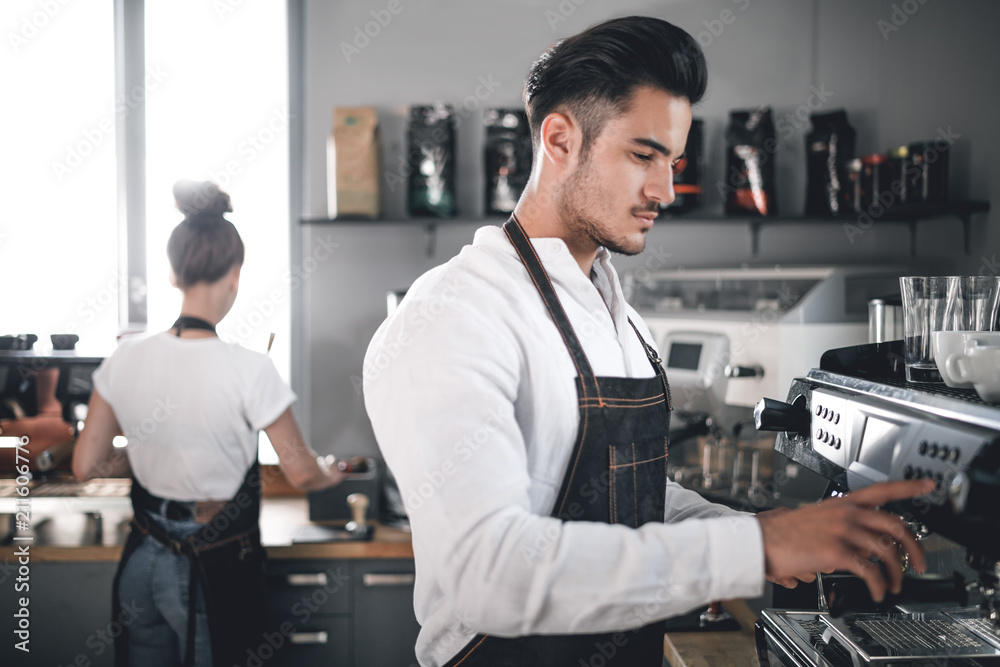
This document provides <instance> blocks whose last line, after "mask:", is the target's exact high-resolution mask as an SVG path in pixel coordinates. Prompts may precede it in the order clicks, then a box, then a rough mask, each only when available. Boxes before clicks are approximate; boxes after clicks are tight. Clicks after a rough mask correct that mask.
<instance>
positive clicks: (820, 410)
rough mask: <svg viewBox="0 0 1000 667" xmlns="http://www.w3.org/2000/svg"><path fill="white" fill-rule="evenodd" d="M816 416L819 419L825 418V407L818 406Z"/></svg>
mask: <svg viewBox="0 0 1000 667" xmlns="http://www.w3.org/2000/svg"><path fill="white" fill-rule="evenodd" d="M816 416H817V417H822V416H823V406H822V405H817V406H816Z"/></svg>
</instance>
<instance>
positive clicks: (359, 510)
mask: <svg viewBox="0 0 1000 667" xmlns="http://www.w3.org/2000/svg"><path fill="white" fill-rule="evenodd" d="M347 506H348V507H350V508H351V520H350V521H348V522H347V525H346V526H344V528H345V529H346V530H347V532H348V533H350V534H351V535H352V537H353V539H356V540H367V539H371V537H372V535H373V534H374V532H375V529H374V527H373V526H371V525H369V524H368V522H367V520H366V519H365V513H366V512H367V511H368V496H366V495H365V494H363V493H352V494H351V495H349V496H347Z"/></svg>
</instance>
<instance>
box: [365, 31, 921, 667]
mask: <svg viewBox="0 0 1000 667" xmlns="http://www.w3.org/2000/svg"><path fill="white" fill-rule="evenodd" d="M705 85H706V71H705V60H704V56H703V55H702V53H701V50H700V49H699V48H698V45H697V44H696V43H695V41H694V40H693V39H692V38H691V36H690V35H688V34H687V33H685V32H684V31H683V30H680V29H679V28H677V27H675V26H673V25H671V24H669V23H667V22H665V21H661V20H658V19H652V18H642V17H630V18H624V19H618V20H614V21H609V22H607V23H603V24H600V25H598V26H595V27H593V28H590V29H589V30H587V31H585V32H583V33H581V34H580V35H577V36H575V37H572V38H570V39H567V40H565V41H564V42H562V43H560V44H557V45H556V46H555V47H553V48H552V49H551V50H549V51H548V52H547V53H545V54H544V55H543V56H542V57H541V58H540V59H539V60H538V62H536V63H535V65H534V66H533V67H532V69H531V72H530V74H529V77H528V81H527V84H526V86H525V104H526V106H527V110H528V116H529V120H530V123H531V128H532V136H533V140H534V163H533V166H532V174H531V179H530V181H529V183H528V185H527V187H526V188H525V191H524V193H523V195H522V197H521V199H520V201H519V202H518V205H517V208H516V209H515V213H514V215H512V216H511V219H510V220H509V221H508V222H507V223H506V224H505V225H504V226H503V228H502V229H500V228H497V227H485V228H483V229H480V230H479V231H477V232H476V236H475V240H474V242H473V243H472V245H471V246H467V247H465V248H464V249H463V250H462V252H461V253H460V254H459V255H458V256H456V257H455V258H453V259H452V260H451V261H450V262H448V263H447V264H445V265H442V266H439V267H437V268H435V269H433V270H431V271H429V272H428V273H426V274H424V275H423V276H422V277H421V278H419V279H418V280H417V281H416V282H415V283H414V284H413V286H412V287H411V288H410V290H409V291H408V293H407V295H406V297H405V298H404V300H403V301H402V303H401V304H400V306H399V307H398V308H397V310H396V311H395V312H394V313H393V315H392V316H391V317H390V318H389V319H387V320H386V322H384V323H383V324H382V326H381V327H380V328H379V330H378V332H377V333H376V334H375V337H374V338H373V339H372V342H371V345H370V347H369V349H368V354H367V355H366V358H365V373H364V380H365V384H364V392H365V405H366V408H367V410H368V414H369V416H370V418H371V421H372V426H373V428H374V431H375V436H376V438H377V439H378V442H379V446H380V447H381V449H382V453H383V455H384V456H385V459H386V462H387V463H388V465H389V467H390V468H391V469H392V471H393V474H394V475H395V477H396V480H397V482H398V483H399V488H400V491H401V493H402V494H403V499H404V501H405V503H406V507H407V512H408V515H409V517H410V523H411V526H412V531H413V549H414V556H415V560H416V569H417V580H416V587H415V591H414V606H415V609H416V615H417V620H418V621H419V622H420V624H421V626H422V628H421V632H420V637H419V639H418V641H417V655H418V658H419V660H420V664H421V665H425V666H439V665H447V666H449V667H451V666H457V665H462V666H463V667H474V666H477V665H505V666H506V665H509V666H514V665H517V666H518V667H522V666H526V665H539V666H541V665H545V666H547V667H551V666H554V665H555V666H561V665H565V666H567V667H570V666H572V667H579V666H580V665H584V666H585V665H594V664H602V665H628V666H630V667H645V666H649V667H652V666H654V665H656V666H658V665H661V664H662V661H663V629H664V624H663V620H664V619H665V618H667V617H669V616H673V615H677V614H681V613H684V612H686V611H689V610H691V609H693V608H695V607H697V606H700V605H703V604H705V603H707V602H708V601H710V600H714V599H721V598H732V597H755V596H758V595H760V594H761V592H762V590H763V584H764V580H765V578H767V579H770V580H772V581H776V582H779V583H783V584H786V585H794V583H795V581H796V580H797V579H802V580H807V581H808V580H812V579H814V577H815V575H814V573H815V572H817V571H832V570H833V569H846V570H850V571H853V572H855V573H856V574H858V575H859V576H862V577H863V578H864V579H865V581H866V582H867V583H868V585H869V587H870V588H871V590H872V594H873V596H874V597H875V598H876V599H880V598H881V597H882V596H883V595H884V593H885V590H886V588H887V587H888V586H891V587H892V588H894V589H895V588H898V586H899V584H900V581H901V574H900V572H899V568H898V567H895V568H894V567H889V568H887V570H888V573H889V575H888V577H889V579H890V581H889V582H886V581H885V579H884V577H883V575H882V574H881V572H880V570H879V568H878V567H877V565H875V564H873V563H872V562H871V561H870V560H869V557H870V556H875V557H877V558H879V559H881V560H883V561H885V562H887V563H889V562H893V561H894V560H895V559H897V553H896V549H897V547H896V541H898V542H899V543H901V544H902V545H903V547H904V549H905V550H906V551H907V552H908V553H909V554H910V556H911V558H912V562H913V563H914V564H915V566H916V567H918V568H922V567H923V563H924V561H923V555H922V553H921V551H920V549H919V547H918V546H917V544H916V542H915V540H914V539H913V537H912V535H910V534H909V533H908V532H907V531H906V530H905V528H904V526H903V525H902V522H901V521H900V520H899V519H898V518H894V517H891V516H890V515H888V514H886V513H883V512H878V511H875V510H874V509H872V508H873V507H875V506H877V505H880V504H882V503H884V502H887V501H889V500H891V499H895V498H903V497H910V496H914V495H917V494H920V493H925V492H928V491H929V490H930V488H932V485H929V484H928V482H926V481H923V482H913V483H910V482H907V483H900V484H886V485H877V486H873V487H870V488H868V489H864V490H863V491H860V492H858V493H855V494H851V495H849V496H846V497H844V498H839V499H836V500H833V501H827V502H824V503H820V504H818V505H814V506H810V507H807V508H804V509H801V510H795V511H788V512H781V513H770V514H767V515H761V516H760V517H755V516H753V515H751V514H745V513H740V512H735V511H732V510H730V509H728V508H725V507H722V506H718V505H713V504H711V503H708V502H707V501H705V500H704V499H702V498H701V497H700V496H698V495H697V494H695V493H693V492H690V491H687V490H684V489H682V488H681V487H679V486H678V485H676V484H673V483H671V482H669V481H668V480H667V476H666V459H667V431H668V425H669V421H670V410H671V405H670V389H669V385H668V382H667V377H666V375H665V374H664V369H663V366H662V364H661V363H660V359H659V357H658V356H657V352H656V350H655V348H654V347H653V341H652V337H651V336H650V334H649V331H648V329H647V328H646V326H645V325H644V323H643V322H642V320H641V318H640V317H639V316H638V314H637V313H636V312H635V311H634V310H633V309H632V308H631V307H630V306H629V305H628V304H627V303H626V302H625V299H624V297H623V295H622V291H621V286H620V284H619V281H618V276H617V274H616V273H615V270H614V268H613V267H612V266H611V262H610V253H611V252H618V253H623V254H630V255H631V254H636V253H638V252H641V251H642V249H643V247H644V245H645V236H646V233H647V232H648V231H649V229H650V228H651V227H652V225H653V221H654V219H655V218H656V215H657V211H658V207H659V205H660V204H666V203H669V202H671V201H672V200H673V198H674V192H673V167H674V165H675V164H676V162H677V160H678V159H679V158H680V157H681V155H682V153H683V151H684V145H685V142H686V139H687V133H688V128H689V127H690V124H691V104H692V103H694V102H696V101H698V100H699V99H700V98H701V96H702V95H703V94H704V91H705Z"/></svg>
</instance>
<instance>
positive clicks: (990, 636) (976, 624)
mask: <svg viewBox="0 0 1000 667" xmlns="http://www.w3.org/2000/svg"><path fill="white" fill-rule="evenodd" d="M960 623H961V624H962V625H964V626H965V627H967V628H969V629H970V630H972V631H973V632H975V633H976V634H978V635H980V636H981V637H986V639H987V640H989V641H991V642H992V643H993V644H998V643H1000V629H998V628H997V626H995V625H993V623H992V622H990V621H987V620H984V619H982V618H966V619H962V620H961V621H960Z"/></svg>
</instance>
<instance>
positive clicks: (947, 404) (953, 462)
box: [755, 341, 1000, 667]
mask: <svg viewBox="0 0 1000 667" xmlns="http://www.w3.org/2000/svg"><path fill="white" fill-rule="evenodd" d="M902 355H903V347H902V341H891V342H887V343H875V344H866V345H858V346H853V347H846V348H839V349H833V350H830V351H828V352H827V353H825V354H824V355H823V356H822V358H821V360H820V365H819V368H816V369H813V370H811V371H809V372H808V373H807V374H806V375H805V376H804V377H801V378H797V379H795V380H793V381H792V383H791V385H790V388H789V390H788V393H787V400H786V401H777V400H774V399H770V398H765V399H763V400H761V401H760V403H759V404H758V405H757V408H756V410H755V419H756V422H757V425H758V428H759V429H761V430H767V431H775V432H777V438H776V441H775V449H776V451H778V452H780V453H782V454H783V455H785V456H787V457H788V458H789V459H791V460H792V461H795V462H796V463H798V464H799V465H802V466H804V467H806V468H808V469H809V470H812V471H813V472H816V473H818V474H820V475H822V476H823V477H825V478H827V479H828V480H830V482H831V488H833V489H835V490H838V491H849V490H855V489H859V488H862V487H865V486H868V485H870V484H874V483H876V482H881V481H887V480H901V479H915V478H928V479H934V480H936V481H937V490H936V491H934V492H933V493H931V494H929V495H928V496H925V497H921V498H917V499H914V500H912V501H907V502H902V503H894V504H893V505H892V506H891V507H890V508H889V509H890V510H891V511H894V512H897V513H899V514H901V515H902V516H903V517H904V519H906V520H907V521H909V522H911V525H913V526H914V527H915V528H916V530H915V532H916V534H917V535H918V537H919V536H925V535H927V536H928V537H927V538H926V539H927V540H931V539H932V538H933V539H937V540H938V541H939V543H940V542H943V543H946V544H949V545H951V547H952V548H954V549H955V550H961V549H964V551H965V554H966V560H967V563H968V568H964V569H967V570H968V572H969V573H972V574H974V575H975V576H969V577H967V579H969V580H971V581H970V582H969V586H968V588H967V589H966V588H961V587H959V589H958V592H960V593H963V594H962V595H954V596H953V599H952V600H951V603H950V604H948V603H942V602H941V601H934V602H933V603H932V604H931V603H930V602H931V600H932V598H930V597H929V596H923V595H921V592H920V590H919V589H917V590H916V592H914V593H913V594H912V595H910V596H908V597H909V599H898V600H895V601H891V602H892V604H888V605H883V606H882V607H877V606H874V604H873V603H871V601H870V599H867V594H863V595H861V596H859V597H857V598H856V599H855V600H854V601H853V602H849V603H846V604H845V605H844V606H846V607H847V608H846V609H841V610H839V612H838V613H833V612H831V611H819V610H780V609H766V610H764V612H763V613H762V615H761V618H760V620H759V621H758V624H757V629H756V634H757V652H758V657H759V659H760V662H761V665H765V666H769V667H777V666H779V665H795V666H798V667H801V666H803V665H815V666H822V667H842V666H844V667H846V666H857V665H894V666H896V667H903V666H910V665H944V664H947V665H1000V632H998V627H1000V502H998V501H1000V406H997V405H990V404H987V403H984V402H983V401H982V400H980V399H979V397H978V396H977V395H976V394H975V392H973V391H971V390H969V389H952V388H949V387H946V386H944V385H941V384H937V385H928V384H914V383H910V382H907V381H906V379H905V371H904V364H903V356H902ZM943 574H945V575H947V574H948V573H943ZM952 576H954V575H952ZM959 576H963V577H964V575H961V574H960V575H959ZM910 580H911V581H914V582H917V583H919V582H920V579H919V578H912V579H910ZM856 588H857V587H856ZM952 588H953V589H954V588H955V587H954V586H952ZM860 590H861V591H862V592H863V590H864V589H863V587H860ZM904 593H906V587H905V586H904ZM964 593H971V602H972V605H971V606H969V604H968V601H967V600H965V599H964V597H965V596H964ZM817 606H819V605H817Z"/></svg>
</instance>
